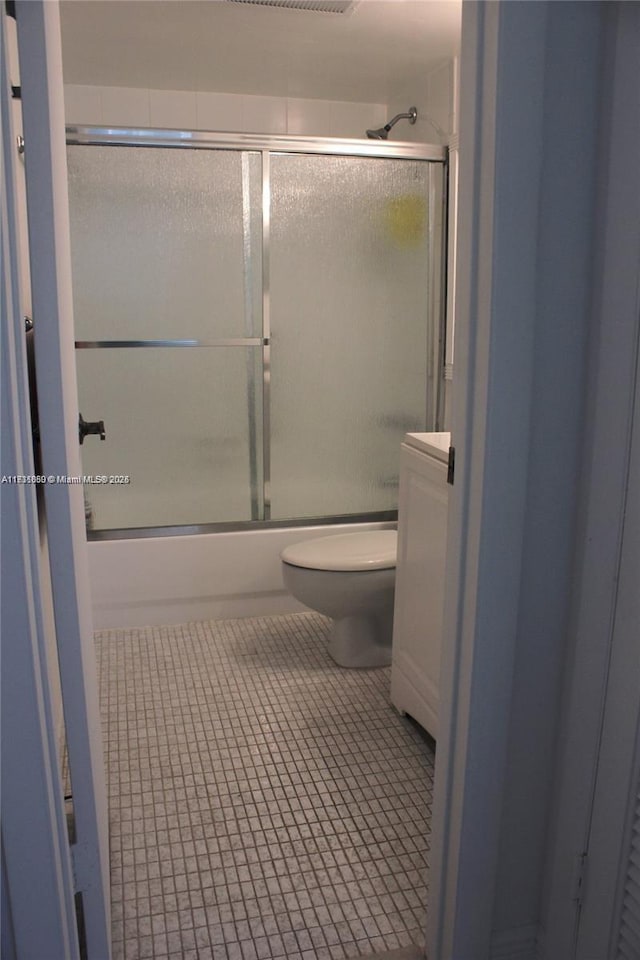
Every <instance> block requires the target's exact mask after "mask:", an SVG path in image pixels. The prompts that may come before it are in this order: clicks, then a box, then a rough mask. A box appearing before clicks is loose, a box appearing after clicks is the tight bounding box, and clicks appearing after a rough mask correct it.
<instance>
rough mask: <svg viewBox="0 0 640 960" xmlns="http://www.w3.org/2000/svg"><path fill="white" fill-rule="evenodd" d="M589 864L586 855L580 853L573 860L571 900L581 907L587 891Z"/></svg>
mask: <svg viewBox="0 0 640 960" xmlns="http://www.w3.org/2000/svg"><path fill="white" fill-rule="evenodd" d="M587 863H588V857H587V854H586V853H579V854H577V855H576V856H575V857H574V860H573V875H572V878H571V899H572V900H573V901H575V903H576V904H577V905H578V906H580V905H581V904H582V903H583V902H584V895H585V889H586V885H587Z"/></svg>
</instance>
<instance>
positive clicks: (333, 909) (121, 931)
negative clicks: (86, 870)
mask: <svg viewBox="0 0 640 960" xmlns="http://www.w3.org/2000/svg"><path fill="white" fill-rule="evenodd" d="M327 628H328V621H327V620H325V619H324V618H323V617H320V616H318V615H316V614H311V613H310V614H299V615H294V616H281V617H265V618H254V619H249V620H227V621H210V622H206V623H193V624H188V625H184V626H178V627H149V628H145V629H134V630H126V631H125V630H111V631H102V632H100V633H99V634H97V646H98V656H99V663H100V674H101V683H100V690H101V707H102V714H103V726H104V741H105V752H106V763H107V777H108V788H109V804H110V831H111V871H112V900H113V940H114V960H143V958H147V957H151V958H153V960H169V958H170V960H178V958H180V960H275V958H278V957H287V958H290V960H325V958H326V960H339V958H345V957H355V956H367V955H370V954H372V953H376V952H380V953H382V952H384V951H386V950H393V949H395V948H398V947H403V946H407V945H410V944H412V943H417V944H420V943H421V940H422V931H423V928H424V915H425V903H426V879H427V876H426V874H427V857H428V829H429V819H430V807H431V790H432V778H433V753H432V751H431V749H430V747H429V745H428V744H427V743H426V742H425V740H424V739H423V738H422V737H421V736H420V733H419V732H418V731H417V729H416V728H415V727H414V725H413V724H412V723H411V722H410V721H408V720H405V719H402V718H401V717H399V716H398V714H397V713H396V712H395V711H394V710H393V708H392V707H391V706H390V704H389V670H388V669H377V670H343V669H341V668H340V667H337V666H336V665H334V664H333V662H332V661H331V660H330V659H329V657H328V655H327V653H326V644H325V642H324V637H325V636H326V633H327Z"/></svg>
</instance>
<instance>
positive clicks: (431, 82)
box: [388, 60, 458, 144]
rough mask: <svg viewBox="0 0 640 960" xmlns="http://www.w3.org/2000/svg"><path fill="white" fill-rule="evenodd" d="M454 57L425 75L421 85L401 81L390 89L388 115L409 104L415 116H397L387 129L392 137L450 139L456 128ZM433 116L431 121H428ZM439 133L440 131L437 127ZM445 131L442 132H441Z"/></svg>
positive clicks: (420, 140)
mask: <svg viewBox="0 0 640 960" xmlns="http://www.w3.org/2000/svg"><path fill="white" fill-rule="evenodd" d="M456 69H457V63H456V61H455V60H447V61H445V62H444V63H442V64H440V65H439V66H438V67H436V68H435V69H433V70H431V71H430V73H429V74H428V75H427V79H426V83H425V86H424V89H422V90H416V89H415V88H413V87H411V86H408V85H403V86H402V87H397V88H396V89H395V90H394V91H393V95H392V96H391V97H390V98H389V105H388V106H389V118H391V117H392V116H395V115H396V114H397V113H406V112H407V110H408V109H409V107H416V108H417V110H418V118H417V120H416V122H415V123H414V124H410V123H409V121H408V120H399V121H398V124H397V126H395V127H394V128H393V130H392V132H391V133H390V135H389V136H390V138H391V139H393V140H407V141H409V142H410V143H442V144H446V143H448V142H449V137H450V136H451V134H452V133H454V132H455V131H456V130H457V123H458V121H457V116H456V104H455V72H456ZM430 120H433V121H434V123H435V124H436V126H434V123H430V122H429V121H430ZM438 128H440V130H441V131H442V133H440V130H439V129H438ZM443 134H444V135H443Z"/></svg>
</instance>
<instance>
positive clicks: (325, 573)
mask: <svg viewBox="0 0 640 960" xmlns="http://www.w3.org/2000/svg"><path fill="white" fill-rule="evenodd" d="M396 550H397V533H396V531H395V530H373V531H367V532H365V533H344V534H337V535H336V536H331V537H319V538H318V539H316V540H303V541H302V542H301V543H294V544H292V545H291V546H289V547H287V548H286V549H285V550H283V551H282V553H281V554H280V558H281V560H282V575H283V578H284V583H285V586H286V587H287V589H288V590H289V592H290V593H291V594H293V596H294V597H295V598H296V599H297V600H300V602H301V603H304V604H305V606H307V607H311V609H312V610H317V612H318V613H323V614H324V615H325V616H327V617H331V618H332V619H333V621H334V623H333V626H332V628H331V633H330V635H329V654H330V655H331V657H332V658H333V659H334V660H335V662H336V663H338V664H339V665H340V666H341V667H382V666H387V665H388V664H389V663H391V634H392V628H393V595H394V586H395V575H396Z"/></svg>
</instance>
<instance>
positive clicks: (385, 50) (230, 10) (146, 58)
mask: <svg viewBox="0 0 640 960" xmlns="http://www.w3.org/2000/svg"><path fill="white" fill-rule="evenodd" d="M60 6H61V18H62V47H63V63H64V76H65V82H66V83H74V84H94V85H100V86H102V85H110V86H123V87H149V88H157V89H164V90H214V91H220V92H225V93H245V94H251V93H253V94H262V95H265V96H278V97H310V98H315V99H326V100H347V101H354V102H368V103H388V102H389V101H390V100H392V99H393V97H394V96H396V95H397V94H398V92H401V93H402V94H403V95H404V94H405V92H408V91H411V90H413V89H414V88H415V90H416V99H418V96H419V94H420V93H421V92H422V91H423V90H424V83H425V76H426V74H427V73H428V72H429V70H430V69H433V68H434V67H435V66H437V65H438V64H440V63H442V62H443V61H445V60H447V59H449V58H450V57H452V56H453V55H454V54H455V53H456V52H457V50H458V47H459V38H460V15H461V0H360V2H359V3H358V4H357V5H356V6H355V8H354V9H353V10H352V11H351V12H350V13H348V14H331V13H316V12H310V11H308V10H288V9H281V8H276V7H267V6H258V5H254V4H248V3H229V2H227V0H63V2H62V3H61V5H60Z"/></svg>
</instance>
